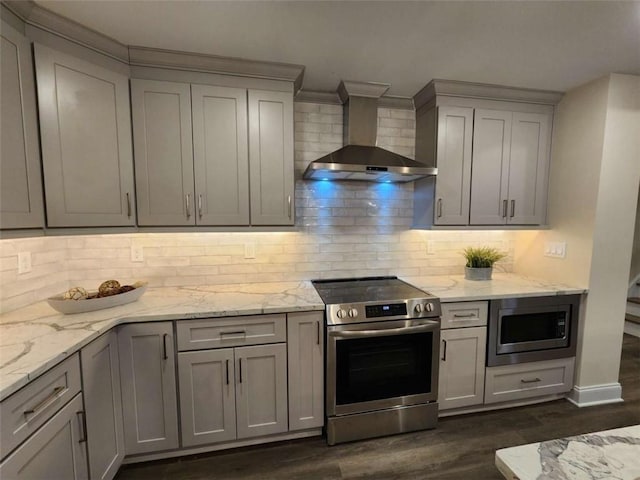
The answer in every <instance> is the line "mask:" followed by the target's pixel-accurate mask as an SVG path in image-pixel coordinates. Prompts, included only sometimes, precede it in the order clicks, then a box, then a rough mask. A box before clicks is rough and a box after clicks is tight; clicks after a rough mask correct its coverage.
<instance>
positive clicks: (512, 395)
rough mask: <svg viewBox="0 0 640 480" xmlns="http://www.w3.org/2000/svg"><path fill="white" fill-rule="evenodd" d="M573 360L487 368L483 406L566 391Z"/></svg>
mask: <svg viewBox="0 0 640 480" xmlns="http://www.w3.org/2000/svg"><path fill="white" fill-rule="evenodd" d="M574 363H575V358H573V357H572V358H560V359H557V360H546V361H543V362H531V363H520V364H517V365H503V366H500V367H489V368H487V371H486V384H485V396H484V403H498V402H507V401H510V400H519V399H521V398H529V397H538V396H542V395H550V394H553V393H562V392H568V391H569V390H571V387H572V386H573V366H574Z"/></svg>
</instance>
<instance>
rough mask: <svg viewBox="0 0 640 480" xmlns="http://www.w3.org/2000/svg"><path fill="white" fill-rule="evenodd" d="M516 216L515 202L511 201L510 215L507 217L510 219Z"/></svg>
mask: <svg viewBox="0 0 640 480" xmlns="http://www.w3.org/2000/svg"><path fill="white" fill-rule="evenodd" d="M515 214H516V201H515V200H511V215H509V216H510V217H511V218H513V217H514V216H515Z"/></svg>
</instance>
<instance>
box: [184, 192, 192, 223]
mask: <svg viewBox="0 0 640 480" xmlns="http://www.w3.org/2000/svg"><path fill="white" fill-rule="evenodd" d="M184 198H185V200H184V202H185V206H186V210H187V218H188V219H189V218H191V194H190V193H187V194H186V195H185V197H184Z"/></svg>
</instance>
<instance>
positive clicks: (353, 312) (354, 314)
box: [349, 308, 358, 318]
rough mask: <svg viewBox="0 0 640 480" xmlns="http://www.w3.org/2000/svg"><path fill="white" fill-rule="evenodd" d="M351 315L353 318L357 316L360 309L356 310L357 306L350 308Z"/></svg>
mask: <svg viewBox="0 0 640 480" xmlns="http://www.w3.org/2000/svg"><path fill="white" fill-rule="evenodd" d="M349 316H350V317H351V318H356V317H357V316H358V310H356V309H355V308H350V309H349Z"/></svg>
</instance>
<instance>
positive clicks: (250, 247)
mask: <svg viewBox="0 0 640 480" xmlns="http://www.w3.org/2000/svg"><path fill="white" fill-rule="evenodd" d="M244 258H256V244H255V243H245V244H244Z"/></svg>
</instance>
